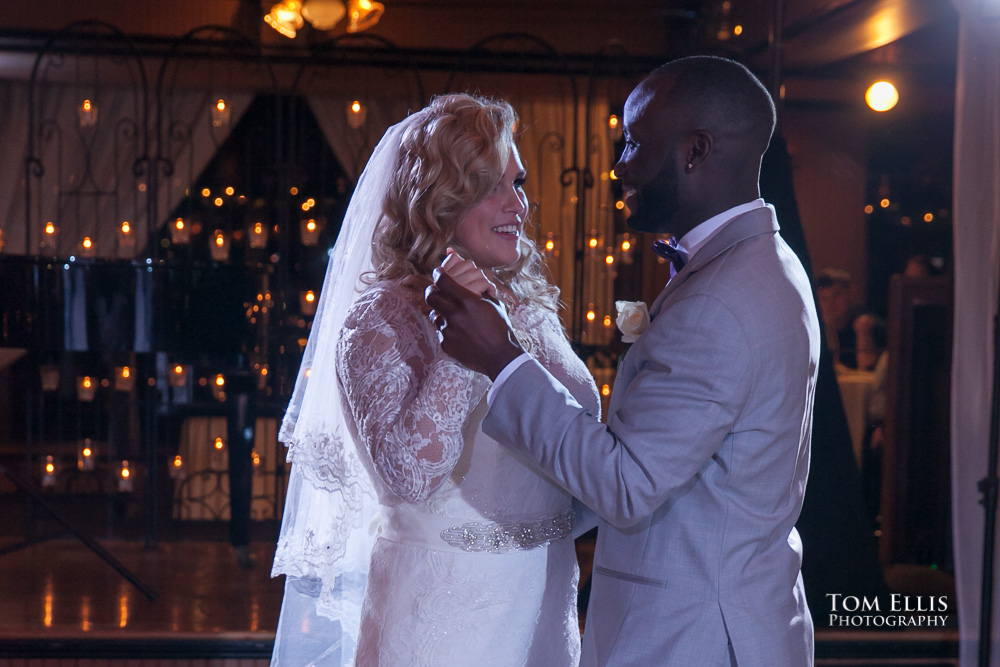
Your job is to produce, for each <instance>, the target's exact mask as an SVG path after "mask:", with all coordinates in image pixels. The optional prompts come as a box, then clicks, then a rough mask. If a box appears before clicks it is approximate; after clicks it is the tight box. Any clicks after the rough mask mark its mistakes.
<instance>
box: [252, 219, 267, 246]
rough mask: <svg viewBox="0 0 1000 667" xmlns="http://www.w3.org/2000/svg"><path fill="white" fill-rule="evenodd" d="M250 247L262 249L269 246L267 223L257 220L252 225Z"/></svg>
mask: <svg viewBox="0 0 1000 667" xmlns="http://www.w3.org/2000/svg"><path fill="white" fill-rule="evenodd" d="M250 247H251V248H253V249H254V250H261V249H263V248H266V247H267V225H265V224H264V223H263V222H260V221H257V222H254V223H251V225H250Z"/></svg>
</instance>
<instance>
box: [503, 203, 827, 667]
mask: <svg viewBox="0 0 1000 667" xmlns="http://www.w3.org/2000/svg"><path fill="white" fill-rule="evenodd" d="M650 315H651V317H652V318H653V319H652V323H651V324H650V326H649V328H648V329H647V330H646V331H645V332H644V333H643V334H642V335H641V336H640V337H639V339H638V340H637V341H636V342H635V343H634V344H633V345H632V347H631V348H630V349H629V351H628V353H627V354H626V355H625V357H624V359H623V360H622V362H621V363H620V365H619V368H618V375H617V379H616V381H615V386H614V391H613V393H612V395H611V404H610V408H609V411H608V420H607V425H605V424H602V423H600V422H598V421H597V420H596V419H594V418H593V416H592V415H590V414H589V413H587V412H586V411H585V410H583V408H581V407H580V406H579V405H578V404H577V403H576V401H574V400H573V398H572V397H571V396H570V395H569V393H568V392H567V391H565V389H563V388H562V387H561V386H560V385H559V383H558V382H557V381H556V380H555V379H554V378H552V376H551V375H549V374H548V373H547V372H546V371H545V370H544V369H543V368H542V367H541V366H540V365H539V364H537V363H535V362H534V361H531V362H529V363H525V364H523V365H522V366H521V367H520V368H518V369H517V370H516V371H515V372H514V373H513V374H512V375H511V376H510V378H508V380H507V381H506V382H505V383H504V384H503V386H501V387H499V388H498V391H497V394H496V397H495V400H494V403H493V406H492V408H491V410H490V412H489V414H488V416H487V417H486V420H485V422H484V424H483V428H484V430H485V431H486V432H487V433H488V434H489V435H490V436H492V437H493V438H495V439H497V440H498V441H500V442H502V443H504V444H505V445H506V446H507V447H509V448H510V449H512V450H514V451H515V452H520V453H521V454H522V455H523V456H525V457H527V458H528V459H529V460H531V461H533V462H534V463H536V464H537V465H538V466H540V467H541V469H542V470H544V471H545V472H546V473H547V474H548V475H549V476H551V477H552V479H554V480H555V481H556V482H558V483H559V484H560V485H562V486H563V487H564V488H565V489H566V490H567V491H568V492H570V493H571V494H573V495H574V496H576V497H577V498H579V499H580V500H581V501H583V502H584V503H585V504H586V505H588V506H589V507H590V508H592V509H593V510H594V511H596V513H597V514H598V515H599V516H600V518H601V521H600V523H599V529H598V538H597V549H596V553H595V559H594V579H593V588H592V592H591V597H590V607H589V611H588V614H587V626H586V633H585V636H584V656H583V664H584V665H616V666H617V665H642V666H643V667H649V666H651V665H671V666H676V667H708V666H713V665H720V666H721V665H727V664H732V662H733V658H735V663H736V664H738V665H739V666H740V667H757V666H760V667H807V666H809V665H811V664H812V660H813V628H812V621H811V618H810V616H809V610H808V607H807V605H806V599H805V593H804V590H803V587H802V578H801V575H800V572H799V570H800V565H801V560H802V549H801V544H800V542H799V536H798V533H797V532H796V530H795V527H794V526H795V521H796V519H797V518H798V516H799V510H800V509H801V507H802V497H803V494H804V493H805V487H806V477H807V474H808V470H809V441H810V436H811V428H812V406H813V391H814V388H815V385H816V371H817V367H818V363H819V340H820V338H819V324H818V321H817V318H816V310H815V306H814V301H813V297H812V294H811V290H810V287H809V280H808V277H807V276H806V274H805V271H804V270H803V268H802V265H801V263H800V262H799V260H798V258H797V257H796V256H795V254H794V253H793V252H792V251H791V250H790V249H789V247H788V246H787V245H786V244H785V242H784V241H783V240H782V239H781V237H780V236H779V235H778V223H777V220H776V219H775V216H774V209H773V208H771V207H770V206H768V207H765V208H760V209H756V210H753V211H750V212H748V213H745V214H743V215H741V216H738V217H737V218H735V219H734V220H732V221H731V222H730V223H729V224H727V225H726V226H725V227H723V228H722V229H721V230H720V231H719V232H718V234H716V236H714V237H713V238H711V239H710V240H709V241H708V243H706V245H705V246H704V247H703V248H702V249H701V250H700V251H699V252H698V253H697V254H696V255H695V256H694V257H693V258H692V259H691V261H690V262H689V263H688V264H687V266H685V267H684V269H683V270H682V271H681V272H680V273H678V274H677V275H676V276H675V277H674V278H673V279H672V280H671V281H670V282H669V284H668V285H667V287H666V288H665V289H664V290H663V292H662V293H661V294H660V296H659V297H658V298H657V299H656V301H655V302H654V303H653V305H652V307H651V308H650ZM731 656H732V657H731Z"/></svg>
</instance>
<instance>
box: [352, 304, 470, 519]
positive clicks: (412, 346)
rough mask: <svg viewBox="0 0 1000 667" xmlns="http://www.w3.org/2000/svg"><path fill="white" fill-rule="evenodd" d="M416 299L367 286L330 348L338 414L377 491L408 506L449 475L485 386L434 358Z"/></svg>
mask: <svg viewBox="0 0 1000 667" xmlns="http://www.w3.org/2000/svg"><path fill="white" fill-rule="evenodd" d="M416 298H418V295H416V294H414V293H413V292H412V291H411V290H406V289H402V288H395V289H390V288H387V287H386V286H385V285H379V286H374V287H372V288H371V289H369V290H368V291H367V292H366V293H365V294H363V295H362V296H361V297H360V298H359V299H358V301H357V303H355V305H354V307H353V308H352V309H351V311H350V312H349V313H348V315H347V320H346V321H345V322H344V329H343V331H342V332H341V337H340V340H339V342H338V349H337V375H338V378H339V380H340V382H341V388H342V390H343V396H344V403H345V412H347V413H348V415H349V419H348V421H349V422H350V421H353V426H354V428H355V429H356V431H357V434H358V436H359V442H360V443H363V445H364V447H365V449H366V450H367V451H368V454H369V456H370V457H371V462H372V465H373V466H374V471H375V473H376V486H377V487H378V486H381V487H383V488H382V489H380V491H388V492H389V493H391V494H393V495H395V496H398V497H399V498H401V499H403V500H406V501H409V502H419V501H422V500H425V499H427V497H428V496H430V495H431V494H432V493H433V492H434V491H435V490H436V489H437V488H438V487H439V486H440V485H441V482H442V481H443V480H444V479H445V477H447V476H448V475H449V474H450V473H451V471H452V468H454V466H455V463H456V462H457V460H458V457H459V455H460V454H461V452H462V427H463V426H464V424H465V422H466V420H467V419H468V416H469V413H470V412H471V410H472V409H473V408H474V407H475V405H476V403H478V401H479V399H480V398H481V397H482V395H483V394H484V393H485V391H486V389H487V387H488V386H489V381H488V380H487V378H485V377H483V376H482V375H479V374H477V373H473V372H472V371H470V370H468V369H466V368H464V367H463V366H462V365H460V364H459V363H458V362H456V361H455V360H454V359H451V358H450V357H448V356H447V355H445V354H444V353H443V352H441V349H440V345H439V344H438V341H437V338H436V334H435V333H434V331H433V329H432V328H431V327H430V325H429V323H428V322H427V317H426V316H425V315H424V314H423V312H422V308H421V306H420V303H422V302H420V303H418V302H416ZM380 495H382V493H380Z"/></svg>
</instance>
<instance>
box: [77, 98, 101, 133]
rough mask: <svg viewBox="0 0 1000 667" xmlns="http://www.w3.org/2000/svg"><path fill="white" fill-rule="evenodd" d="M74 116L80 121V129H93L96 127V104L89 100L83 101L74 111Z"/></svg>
mask: <svg viewBox="0 0 1000 667" xmlns="http://www.w3.org/2000/svg"><path fill="white" fill-rule="evenodd" d="M76 115H77V119H78V120H79V121H80V127H93V126H95V125H97V104H95V103H94V102H93V100H90V99H85V100H83V101H82V102H80V106H79V107H77V109H76Z"/></svg>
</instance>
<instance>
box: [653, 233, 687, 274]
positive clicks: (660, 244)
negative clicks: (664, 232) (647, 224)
mask: <svg viewBox="0 0 1000 667" xmlns="http://www.w3.org/2000/svg"><path fill="white" fill-rule="evenodd" d="M676 246H677V241H675V240H674V239H672V238H671V239H670V240H669V241H653V252H655V253H656V254H657V255H659V256H660V257H662V258H663V259H665V260H667V261H669V262H670V263H671V264H673V265H674V271H676V272H678V273H680V270H681V269H683V268H684V257H683V256H682V255H681V253H680V251H679V250H677V247H676Z"/></svg>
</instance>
